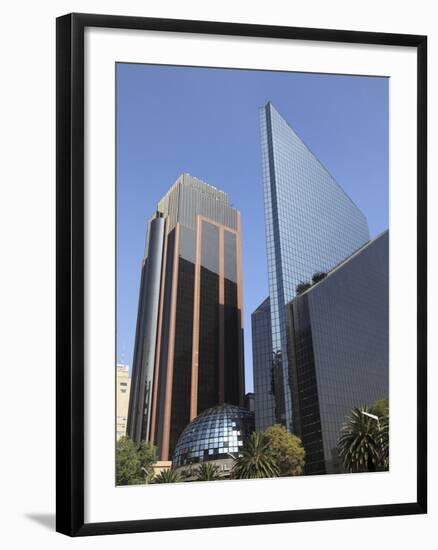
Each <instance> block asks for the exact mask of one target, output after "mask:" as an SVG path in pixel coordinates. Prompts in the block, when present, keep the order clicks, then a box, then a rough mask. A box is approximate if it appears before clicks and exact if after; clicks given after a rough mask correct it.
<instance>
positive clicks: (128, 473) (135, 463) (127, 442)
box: [116, 437, 156, 485]
mask: <svg viewBox="0 0 438 550" xmlns="http://www.w3.org/2000/svg"><path fill="white" fill-rule="evenodd" d="M155 461H156V449H155V447H154V446H153V445H152V444H150V443H147V442H146V441H144V442H142V443H141V444H140V445H136V444H135V443H134V442H133V441H132V440H131V439H129V438H128V437H121V438H120V439H119V440H118V441H117V445H116V484H117V485H139V484H141V483H148V482H149V481H150V480H151V478H152V476H153V469H152V464H153V463H154V462H155Z"/></svg>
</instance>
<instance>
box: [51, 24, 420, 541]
mask: <svg viewBox="0 0 438 550" xmlns="http://www.w3.org/2000/svg"><path fill="white" fill-rule="evenodd" d="M86 27H107V28H118V29H140V30H157V31H168V32H179V33H198V34H217V35H229V36H246V37H269V38H274V39H275V38H282V39H289V40H307V41H325V42H343V43H351V44H376V45H390V46H406V47H411V48H415V49H416V52H417V67H418V69H417V92H418V98H417V196H418V203H417V219H418V222H417V223H418V242H417V277H418V288H417V299H418V313H417V342H418V347H417V383H418V385H417V411H418V416H417V425H418V430H417V465H418V466H417V499H416V501H415V502H410V503H403V504H388V505H373V506H353V507H341V508H324V509H311V510H293V511H277V512H261V513H242V514H227V515H217V516H197V517H177V518H162V519H144V520H138V521H137V520H136V521H121V522H105V523H84V29H85V28H86ZM56 31H57V34H56V72H57V76H56V89H57V92H56V119H57V123H56V131H57V149H56V179H57V201H56V206H57V225H56V230H57V263H56V270H57V285H56V301H57V306H56V316H57V328H56V344H57V354H56V362H57V367H56V369H57V370H56V392H57V396H56V414H57V420H56V435H57V443H56V461H57V472H56V484H57V496H56V530H57V531H58V532H60V533H64V534H66V535H69V536H86V535H100V534H116V533H133V532H146V531H162V530H178V529H200V528H207V527H226V526H242V525H258V524H266V523H270V524H274V523H286V522H299V521H321V520H329V519H347V518H364V517H374V516H391V515H407V514H424V513H426V511H427V415H426V398H427V393H426V392H427V390H426V388H427V372H426V365H427V361H426V360H427V340H426V338H427V336H426V328H427V327H426V323H427V306H426V299H427V295H426V292H427V272H426V267H427V257H426V254H427V249H426V238H427V234H426V231H427V208H426V193H427V192H426V165H427V37H426V36H417V35H404V34H389V33H373V32H357V31H342V30H327V29H312V28H297V27H280V26H267V25H252V24H236V23H222V22H211V21H189V20H176V19H157V18H144V17H125V16H114V15H92V14H78V13H73V14H69V15H65V16H62V17H59V18H58V19H57V22H56Z"/></svg>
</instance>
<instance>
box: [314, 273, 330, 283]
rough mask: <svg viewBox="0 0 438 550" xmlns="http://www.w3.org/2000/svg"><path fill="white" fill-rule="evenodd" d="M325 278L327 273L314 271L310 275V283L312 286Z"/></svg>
mask: <svg viewBox="0 0 438 550" xmlns="http://www.w3.org/2000/svg"><path fill="white" fill-rule="evenodd" d="M326 277H327V273H325V272H324V271H316V272H315V273H314V274H313V275H312V283H313V284H316V283H319V281H322V280H323V279H325V278H326Z"/></svg>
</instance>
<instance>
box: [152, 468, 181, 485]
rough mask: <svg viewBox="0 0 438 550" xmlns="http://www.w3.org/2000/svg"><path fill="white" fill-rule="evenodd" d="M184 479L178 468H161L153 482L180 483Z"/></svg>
mask: <svg viewBox="0 0 438 550" xmlns="http://www.w3.org/2000/svg"><path fill="white" fill-rule="evenodd" d="M179 481H184V479H183V477H182V476H181V474H180V473H179V472H177V471H176V470H172V469H169V470H161V472H160V473H159V474H158V475H157V476H155V477H154V479H153V481H152V483H178V482H179Z"/></svg>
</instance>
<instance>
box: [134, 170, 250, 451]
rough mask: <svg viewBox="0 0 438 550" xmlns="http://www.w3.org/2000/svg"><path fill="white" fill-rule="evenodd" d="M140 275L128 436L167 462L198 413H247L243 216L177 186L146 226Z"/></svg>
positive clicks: (211, 192) (188, 186)
mask: <svg viewBox="0 0 438 550" xmlns="http://www.w3.org/2000/svg"><path fill="white" fill-rule="evenodd" d="M158 229H159V230H160V231H158ZM158 237H159V239H158ZM152 252H153V253H154V255H152ZM152 259H155V262H154V263H153V267H154V269H153V270H152V268H151V266H152ZM143 265H144V266H146V267H143V271H142V283H141V288H140V296H139V310H138V322H137V334H136V340H135V353H134V365H133V386H134V388H135V391H134V392H133V394H131V395H132V398H131V401H132V405H131V407H130V414H129V422H128V435H129V436H130V437H132V438H133V439H134V440H136V441H140V440H149V441H151V442H153V443H154V444H155V445H157V447H158V454H159V458H160V460H168V459H169V457H170V456H171V455H172V453H173V449H174V448H175V445H176V443H177V441H178V438H179V436H180V435H181V433H182V431H183V430H184V428H185V427H186V426H187V424H188V423H189V422H190V421H191V420H193V419H194V418H195V417H196V416H197V415H198V414H199V413H200V412H202V411H203V410H205V409H208V408H210V407H213V406H215V405H217V404H220V403H224V402H228V403H231V404H234V405H243V400H244V368H243V328H242V302H243V298H242V285H241V240H240V214H239V212H238V211H237V210H235V209H234V208H232V207H231V205H230V203H229V199H228V195H227V194H226V193H224V192H223V191H220V190H219V189H216V188H215V187H212V186H210V185H208V184H206V183H205V182H202V181H200V180H198V179H196V178H194V177H192V176H190V175H188V174H183V175H182V176H180V178H178V180H177V181H176V183H175V184H174V185H173V186H172V187H171V188H170V190H169V191H168V193H166V195H165V196H164V197H163V198H162V200H161V201H160V202H159V203H158V206H157V213H156V215H155V216H154V217H153V218H152V220H151V221H150V222H149V225H148V233H147V237H146V254H145V259H144V262H143ZM150 303H153V304H154V306H155V309H154V310H153V311H154V322H153V323H152V322H145V321H144V320H143V319H147V318H148V315H149V313H150V311H152V310H151V308H150V307H149V306H148V304H150ZM148 312H149V313H148ZM146 356H147V358H148V360H147V363H146V361H145V357H146ZM146 367H147V369H146ZM145 373H146V378H147V381H148V383H147V384H145V382H144V380H145ZM145 391H146V392H147V393H146V400H145V397H144V395H145V393H144V392H145ZM145 402H147V405H148V407H147V408H145V407H144V406H143V404H144V403H145ZM130 427H131V428H130ZM135 427H138V429H134V428H135Z"/></svg>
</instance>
